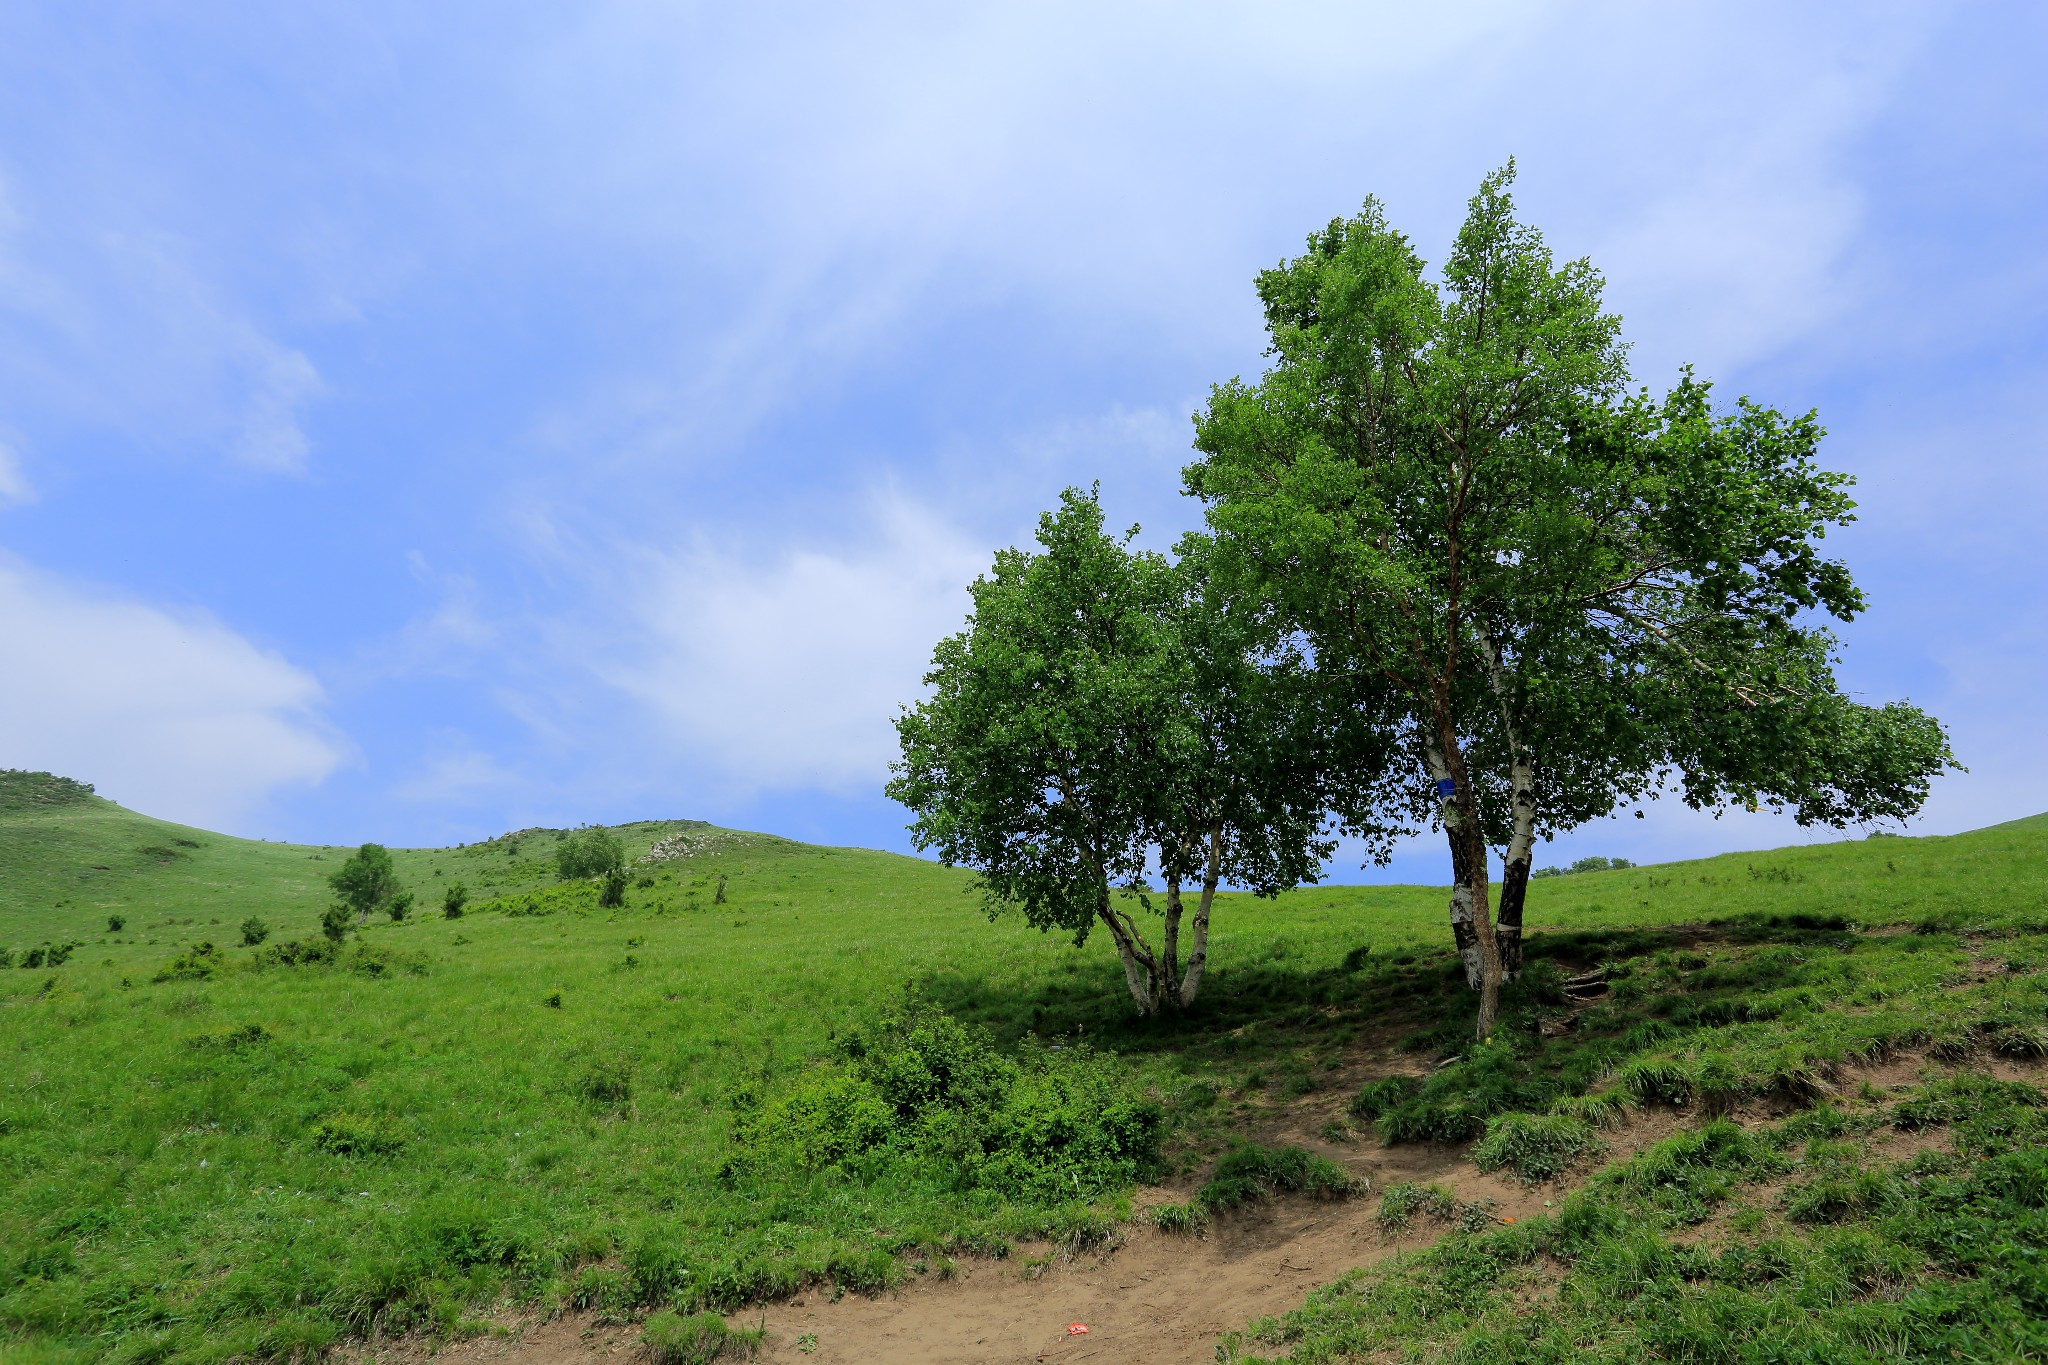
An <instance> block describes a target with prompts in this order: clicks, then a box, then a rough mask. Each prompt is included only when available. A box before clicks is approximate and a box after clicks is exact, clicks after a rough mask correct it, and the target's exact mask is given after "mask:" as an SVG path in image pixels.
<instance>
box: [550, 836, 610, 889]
mask: <svg viewBox="0 0 2048 1365" xmlns="http://www.w3.org/2000/svg"><path fill="white" fill-rule="evenodd" d="M625 866H626V846H625V845H624V844H622V843H620V842H619V837H618V836H617V835H616V834H613V833H612V832H611V831H610V830H608V829H606V828H604V827H603V826H602V825H584V826H582V827H580V828H578V829H576V830H574V831H572V832H571V833H570V834H568V835H567V836H566V837H564V838H563V840H562V842H561V845H560V847H558V848H557V849H556V850H555V870H556V871H557V872H559V873H560V874H561V876H562V879H563V880H564V881H581V880H583V879H585V878H588V877H602V876H604V875H605V874H606V873H608V872H620V871H623V870H624V869H625Z"/></svg>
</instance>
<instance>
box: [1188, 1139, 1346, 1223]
mask: <svg viewBox="0 0 2048 1365" xmlns="http://www.w3.org/2000/svg"><path fill="white" fill-rule="evenodd" d="M1364 1189H1365V1181H1364V1180H1362V1179H1360V1178H1358V1177H1355V1176H1353V1175H1352V1174H1351V1172H1349V1171H1347V1170H1345V1169H1344V1168H1343V1167H1342V1166H1339V1165H1338V1164H1337V1163H1336V1162H1334V1161H1332V1160H1330V1159H1329V1158H1328V1157H1326V1156H1318V1155H1317V1154H1316V1153H1314V1152H1311V1151H1309V1150H1308V1149H1307V1148H1306V1147H1262V1146H1260V1145H1259V1144H1258V1143H1255V1142H1243V1143H1239V1144H1238V1145H1237V1146H1235V1147H1233V1148H1231V1149H1230V1150H1229V1151H1227V1152H1225V1153H1224V1154H1223V1156H1222V1157H1221V1158H1220V1159H1219V1160H1218V1161H1217V1163H1216V1171H1215V1174H1214V1175H1212V1176H1210V1178H1209V1181H1208V1183H1207V1184H1205V1185H1203V1186H1202V1189H1201V1192H1200V1193H1199V1194H1197V1195H1196V1196H1195V1197H1196V1199H1197V1200H1199V1201H1200V1202H1201V1204H1202V1206H1203V1207H1204V1208H1207V1209H1209V1210H1211V1211H1215V1212H1220V1211H1222V1210H1224V1209H1232V1208H1236V1207H1237V1206H1238V1205H1240V1204H1245V1203H1249V1202H1251V1201H1252V1200H1255V1199H1264V1198H1268V1197H1269V1196H1272V1195H1275V1194H1279V1193H1281V1192H1283V1191H1284V1192H1287V1193H1299V1194H1308V1195H1311V1196H1313V1197H1315V1198H1317V1199H1343V1198H1346V1197H1347V1196H1350V1195H1353V1194H1358V1193H1361V1192H1363V1191H1364Z"/></svg>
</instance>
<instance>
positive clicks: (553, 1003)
mask: <svg viewBox="0 0 2048 1365" xmlns="http://www.w3.org/2000/svg"><path fill="white" fill-rule="evenodd" d="M540 1002H541V1004H543V1005H546V1006H547V1007H548V1008H549V1009H551V1010H558V1009H560V1008H562V993H561V992H560V991H549V992H548V993H547V994H546V995H544V996H542V997H541V998H540Z"/></svg>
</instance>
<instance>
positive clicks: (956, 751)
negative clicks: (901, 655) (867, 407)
mask: <svg viewBox="0 0 2048 1365" xmlns="http://www.w3.org/2000/svg"><path fill="white" fill-rule="evenodd" d="M1136 534H1137V528H1136V527H1133V528H1131V529H1130V530H1129V531H1127V532H1125V533H1124V534H1123V535H1122V536H1116V535H1112V534H1109V533H1108V532H1106V531H1105V530H1104V523H1103V513H1102V508H1101V506H1100V505H1099V503H1098V502H1097V501H1096V497H1095V495H1094V494H1093V493H1092V492H1090V493H1082V492H1080V491H1079V490H1077V489H1068V490H1067V491H1066V492H1065V493H1064V494H1063V495H1062V496H1061V500H1060V507H1059V510H1058V511H1056V512H1049V513H1047V514H1045V515H1044V516H1043V517H1041V518H1040V519H1039V525H1038V542H1039V546H1040V549H1039V550H1038V551H1037V552H1025V551H1021V550H1015V549H1011V550H1005V551H1003V552H1002V553H1000V554H999V555H997V557H996V562H995V566H994V568H993V570H992V571H991V573H990V574H989V575H988V576H987V577H984V578H980V579H977V580H976V581H975V582H974V583H973V584H972V585H971V586H970V588H969V592H970V594H971V595H972V597H973V601H974V609H973V615H972V616H971V618H970V620H969V625H968V629H967V630H965V631H964V632H962V633H961V634H959V635H955V636H953V637H951V638H949V639H946V640H942V641H940V642H939V644H938V646H937V648H936V649H935V650H934V652H933V656H932V666H931V670H930V672H928V673H927V674H926V675H925V682H926V684H927V685H928V686H930V688H931V689H932V691H931V695H930V696H929V697H928V698H927V699H926V700H924V701H922V702H920V703H918V704H917V705H916V706H914V707H911V708H908V709H907V710H905V711H904V712H903V714H902V715H901V716H899V717H898V718H897V722H896V729H897V735H898V739H899V741H900V744H901V748H902V758H901V760H900V761H899V762H898V763H896V764H895V765H893V766H894V771H895V774H896V776H895V777H894V778H893V779H892V780H891V781H890V783H889V785H888V789H887V790H888V794H889V795H890V796H891V797H893V798H894V799H895V800H897V801H900V802H902V803H903V804H904V805H905V806H907V807H909V808H910V810H911V812H912V813H913V814H914V816H915V817H916V818H915V820H914V821H913V823H912V825H911V837H912V839H913V841H914V842H915V843H916V845H917V847H919V848H921V849H931V850H933V851H935V852H936V853H937V854H938V855H939V858H940V860H941V861H943V862H944V863H945V864H947V865H948V866H964V867H970V868H973V869H974V870H975V871H976V872H977V873H979V874H980V884H981V886H982V887H983V888H984V890H985V891H986V892H987V906H988V909H989V913H990V914H991V916H994V915H996V914H998V913H999V912H1001V911H1002V910H1003V909H1005V908H1012V907H1014V908H1016V909H1019V910H1021V911H1022V913H1023V916H1024V919H1025V920H1026V922H1027V923H1029V924H1031V925H1033V926H1034V927H1036V928H1039V929H1044V930H1048V931H1050V930H1059V931H1062V932H1063V933H1066V934H1071V935H1072V936H1073V939H1074V941H1075V943H1077V944H1079V943H1082V942H1084V941H1086V939H1087V937H1088V935H1089V934H1090V932H1092V931H1093V930H1094V929H1095V928H1098V927H1099V928H1102V929H1104V930H1106V931H1107V932H1108V933H1109V934H1110V936H1111V938H1112V940H1113V942H1114V943H1115V946H1116V948H1117V951H1118V952H1119V954H1120V955H1121V956H1122V958H1123V959H1124V961H1125V963H1126V969H1127V973H1128V977H1129V980H1130V982H1131V991H1132V995H1133V999H1134V1002H1135V1004H1136V1005H1137V1008H1138V1010H1139V1012H1140V1013H1141V1014H1148V1015H1149V1014H1153V1013H1155V1012H1158V1011H1160V1010H1162V1009H1164V1010H1173V1009H1176V1008H1178V1007H1182V1006H1185V1005H1188V1004H1191V1003H1192V1001H1193V998H1194V996H1195V993H1196V989H1197V987H1198V985H1199V981H1200V975H1199V973H1198V972H1197V971H1196V969H1195V964H1196V963H1197V962H1198V961H1202V960H1205V959H1204V948H1203V943H1202V937H1203V935H1205V934H1206V932H1207V927H1206V923H1205V922H1203V921H1200V920H1198V921H1197V922H1196V923H1195V925H1194V926H1193V931H1194V940H1195V941H1194V942H1193V943H1192V944H1191V945H1190V948H1189V960H1188V975H1187V976H1186V977H1185V978H1183V977H1182V974H1181V973H1182V964H1181V963H1180V962H1179V961H1177V960H1166V958H1165V957H1164V956H1163V954H1164V952H1165V948H1166V944H1167V943H1168V942H1174V943H1177V942H1178V926H1179V917H1180V915H1181V913H1182V908H1181V902H1180V894H1179V888H1180V886H1181V885H1182V883H1188V884H1190V885H1192V886H1200V887H1203V888H1205V889H1206V890H1209V891H1213V889H1214V888H1215V887H1216V886H1217V885H1218V884H1219V882H1220V881H1222V880H1226V879H1227V880H1230V881H1234V882H1236V883H1238V884H1241V885H1245V886H1248V887H1250V888H1252V889H1254V890H1256V891H1259V892H1261V893H1265V894H1272V893H1275V892H1277V891H1278V890H1280V889H1281V888H1283V887H1288V886H1294V885H1297V884H1299V883H1301V882H1304V881H1312V880H1314V879H1315V878H1316V877H1317V875H1318V870H1319V867H1320V864H1321V863H1322V861H1323V860H1324V859H1326V858H1327V857H1328V856H1329V855H1330V853H1331V852H1332V851H1333V850H1334V849H1335V847H1336V844H1335V841H1334V835H1333V832H1332V830H1330V829H1329V828H1328V823H1327V821H1326V818H1325V817H1326V812H1327V811H1328V809H1329V808H1330V806H1331V804H1332V801H1333V800H1334V799H1335V793H1334V791H1333V789H1332V788H1331V786H1330V779H1329V775H1328V772H1327V770H1326V769H1325V768H1324V767H1323V766H1321V765H1320V764H1319V762H1318V760H1317V755H1316V743H1317V740H1318V736H1319V735H1320V734H1321V733H1323V732H1324V731H1326V730H1331V729H1348V728H1350V727H1352V726H1353V725H1354V724H1355V721H1356V714H1355V713H1354V712H1353V711H1351V710H1350V709H1349V708H1344V707H1341V706H1340V707H1338V708H1336V709H1335V710H1328V711H1326V710H1325V708H1323V707H1322V706H1321V704H1320V703H1321V697H1320V694H1318V693H1315V692H1313V691H1312V690H1311V689H1307V688H1305V687H1303V686H1302V685H1301V682H1300V672H1301V664H1300V660H1299V659H1297V658H1295V657H1293V656H1292V654H1291V653H1290V652H1289V651H1288V649H1287V648H1286V646H1285V641H1284V640H1282V639H1280V638H1278V637H1276V636H1275V635H1274V634H1273V632H1272V630H1271V629H1270V624H1269V622H1268V620H1267V617H1266V614H1265V613H1264V612H1263V611H1262V610H1261V609H1260V604H1258V603H1256V602H1253V601H1251V600H1249V599H1242V600H1241V599H1239V598H1235V597H1233V596H1231V595H1230V594H1229V593H1228V592H1227V591H1225V589H1224V588H1223V586H1222V585H1221V584H1220V583H1219V582H1218V581H1217V580H1216V579H1215V578H1214V576H1213V575H1211V574H1210V573H1209V571H1208V567H1207V561H1208V554H1207V550H1206V542H1204V541H1202V540H1200V539H1199V538H1191V539H1189V540H1186V541H1184V542H1183V543H1182V545H1181V556H1180V558H1179V560H1178V561H1168V560H1167V559H1165V558H1164V557H1162V556H1160V555H1157V554H1153V553H1150V552H1146V551H1139V550H1134V549H1132V548H1131V541H1132V539H1133V538H1134V537H1135V536H1136ZM1355 823H1356V824H1357V828H1356V830H1355V833H1356V834H1357V835H1358V836H1360V837H1361V838H1365V839H1367V840H1368V842H1369V843H1373V844H1374V845H1375V846H1377V842H1379V839H1378V836H1379V831H1378V829H1377V827H1376V826H1374V825H1372V824H1370V823H1369V822H1364V821H1359V822H1355ZM1155 868H1156V869H1157V870H1158V871H1159V872H1160V873H1161V875H1162V876H1163V877H1164V879H1165V880H1166V881H1167V883H1168V890H1167V894H1166V897H1165V901H1164V904H1163V905H1162V906H1161V907H1160V912H1161V913H1162V915H1163V916H1164V918H1165V920H1166V923H1165V924H1164V925H1163V926H1162V928H1161V930H1160V933H1159V940H1160V941H1159V942H1158V944H1157V946H1155V945H1154V944H1153V943H1152V942H1150V941H1148V940H1149V938H1150V935H1149V934H1148V932H1147V931H1146V930H1145V929H1144V928H1143V927H1142V926H1141V924H1140V922H1139V920H1138V918H1137V914H1136V912H1135V909H1134V908H1133V907H1131V906H1130V902H1131V901H1133V900H1135V901H1136V902H1137V904H1138V906H1142V907H1143V908H1144V910H1145V911H1147V912H1149V911H1151V910H1152V908H1153V906H1152V902H1151V897H1150V893H1149V891H1147V890H1146V881H1145V879H1146V877H1147V876H1148V874H1149V873H1150V872H1151V871H1152V870H1153V869H1155ZM1117 888H1122V889H1123V890H1124V892H1125V893H1126V894H1121V895H1119V894H1116V889H1117ZM1184 981H1185V984H1183V983H1184Z"/></svg>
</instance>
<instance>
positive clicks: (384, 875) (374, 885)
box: [327, 844, 398, 923]
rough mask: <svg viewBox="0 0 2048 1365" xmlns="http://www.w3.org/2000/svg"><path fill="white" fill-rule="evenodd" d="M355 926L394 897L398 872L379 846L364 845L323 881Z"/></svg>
mask: <svg viewBox="0 0 2048 1365" xmlns="http://www.w3.org/2000/svg"><path fill="white" fill-rule="evenodd" d="M327 884H328V885H329V886H331V887H333V888H334V894H335V895H337V896H339V897H340V898H341V902H342V904H343V905H346V906H347V907H348V908H349V909H350V910H352V911H354V912H355V915H356V921H357V923H361V922H363V921H364V920H367V919H368V918H369V917H370V916H371V915H372V914H374V913H376V912H377V911H379V910H382V909H384V908H385V907H386V906H388V905H389V904H390V903H391V902H392V901H393V900H394V899H396V897H397V896H398V869H397V868H395V867H394V866H392V863H391V853H390V850H388V849H386V848H385V847H384V845H382V844H364V845H363V846H362V847H361V848H359V849H357V850H356V851H355V852H354V853H352V854H350V855H349V859H348V861H347V862H345V863H343V864H342V865H341V867H340V868H339V869H337V870H336V871H335V873H334V874H333V875H332V876H330V877H329V878H328V879H327Z"/></svg>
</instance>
